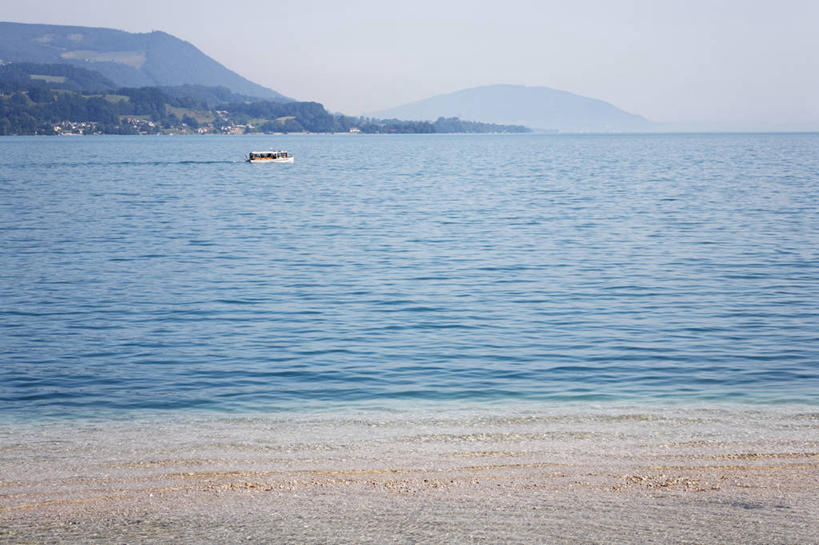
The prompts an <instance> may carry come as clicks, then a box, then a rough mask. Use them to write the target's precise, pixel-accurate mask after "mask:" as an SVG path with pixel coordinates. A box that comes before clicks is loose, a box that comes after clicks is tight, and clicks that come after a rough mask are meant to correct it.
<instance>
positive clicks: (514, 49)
mask: <svg viewBox="0 0 819 545" xmlns="http://www.w3.org/2000/svg"><path fill="white" fill-rule="evenodd" d="M0 20H5V21H15V22H26V23H48V24H67V25H81V26H101V27H110V28H117V29H121V30H127V31H130V32H150V31H152V30H163V31H165V32H168V33H170V34H173V35H175V36H177V37H179V38H181V39H183V40H186V41H189V42H191V43H193V44H194V45H195V46H197V47H198V48H199V49H201V50H202V51H203V52H205V53H206V54H208V55H210V56H211V57H213V58H214V59H216V60H217V61H219V62H220V63H222V64H224V65H225V66H227V67H228V68H230V69H231V70H234V71H236V72H238V73H239V74H241V75H242V76H244V77H246V78H248V79H250V80H252V81H255V82H257V83H260V84H262V85H265V86H267V87H270V88H272V89H275V90H276V91H279V92H281V93H283V94H285V95H287V96H290V97H293V98H296V99H299V100H315V101H318V102H321V103H322V104H324V105H325V106H326V107H327V109H328V110H330V111H334V112H343V113H345V114H348V115H358V114H362V113H367V112H372V111H376V110H380V109H385V108H389V107H393V106H398V105H401V104H405V103H407V102H412V101H415V100H420V99H423V98H427V97H430V96H433V95H437V94H442V93H449V92H453V91H457V90H460V89H465V88H469V87H476V86H479V85H492V84H498V83H506V84H520V85H530V86H545V87H552V88H555V89H562V90H565V91H570V92H573V93H576V94H580V95H584V96H588V97H593V98H598V99H601V100H605V101H608V102H611V103H612V104H614V105H616V106H618V107H620V108H622V109H624V110H626V111H629V112H632V113H636V114H640V115H643V116H645V117H647V118H649V119H651V120H652V121H658V122H668V123H680V124H689V125H692V126H703V127H708V126H713V127H714V128H736V129H762V130H766V129H771V130H780V129H785V130H787V129H797V130H819V31H817V27H819V23H817V22H818V21H819V1H817V0H778V1H777V0H764V1H763V0H744V1H740V0H710V1H704V0H684V1H683V0H679V1H678V0H654V1H650V0H609V1H605V0H571V1H570V0H560V1H552V0H540V1H536V0H504V1H501V2H486V1H483V0H476V1H463V0H452V1H448V0H437V1H432V0H414V1H412V2H407V1H400V2H394V1H389V0H381V1H376V0H339V1H326V0H299V1H295V0H278V1H275V2H271V1H263V0H246V1H242V0H236V1H234V2H225V1H224V0H219V1H213V0H161V1H160V0H140V1H134V0H130V1H127V2H126V1H119V0H103V1H100V0H28V1H27V2H19V1H18V0H0Z"/></svg>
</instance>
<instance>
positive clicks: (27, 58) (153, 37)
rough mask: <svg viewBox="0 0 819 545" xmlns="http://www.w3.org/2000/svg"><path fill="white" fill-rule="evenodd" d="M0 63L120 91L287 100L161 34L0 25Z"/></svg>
mask: <svg viewBox="0 0 819 545" xmlns="http://www.w3.org/2000/svg"><path fill="white" fill-rule="evenodd" d="M0 62H1V63H4V64H5V63H9V62H14V63H18V62H28V63H41V64H54V63H63V64H69V65H72V66H79V67H82V68H87V69H89V70H94V71H96V72H99V73H100V74H102V75H103V76H104V77H105V78H107V79H109V80H111V81H112V82H113V83H114V84H115V85H117V86H120V87H149V86H159V87H171V86H179V85H202V86H208V87H225V88H227V89H230V91H232V92H234V93H237V94H242V95H247V96H251V97H257V98H264V99H268V100H279V101H289V100H291V99H289V98H287V97H285V96H284V95H282V94H280V93H278V92H276V91H274V90H272V89H268V88H267V87H263V86H261V85H258V84H256V83H253V82H252V81H249V80H247V79H245V78H243V77H242V76H240V75H239V74H237V73H235V72H233V71H231V70H229V69H228V68H226V67H224V66H223V65H221V64H220V63H218V62H217V61H215V60H214V59H212V58H210V57H209V56H207V55H205V54H204V53H202V52H201V51H200V50H199V49H197V48H196V47H195V46H193V45H192V44H190V43H188V42H186V41H183V40H180V39H179V38H176V37H174V36H172V35H170V34H167V33H165V32H159V31H156V32H150V33H141V34H136V33H131V32H125V31H122V30H114V29H109V28H92V27H81V26H62V25H39V24H26V23H10V22H0Z"/></svg>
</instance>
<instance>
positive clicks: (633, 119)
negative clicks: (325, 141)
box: [370, 83, 652, 132]
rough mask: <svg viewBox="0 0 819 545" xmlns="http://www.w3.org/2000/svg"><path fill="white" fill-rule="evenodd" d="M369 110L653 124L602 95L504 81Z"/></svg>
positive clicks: (552, 123) (547, 125)
mask: <svg viewBox="0 0 819 545" xmlns="http://www.w3.org/2000/svg"><path fill="white" fill-rule="evenodd" d="M370 115H372V116H373V117H380V118H397V119H408V120H409V119H412V120H433V119H437V118H438V117H460V118H461V119H467V120H470V121H480V122H483V123H501V124H512V125H524V126H527V127H531V128H533V129H537V130H549V131H553V130H554V131H561V132H630V131H641V130H650V129H651V127H652V123H651V122H650V121H648V120H647V119H645V118H644V117H642V116H639V115H635V114H631V113H628V112H625V111H623V110H621V109H619V108H617V107H616V106H614V105H612V104H610V103H608V102H605V101H603V100H598V99H594V98H589V97H584V96H581V95H576V94H574V93H570V92H569V91H562V90H560V89H552V88H550V87H535V86H526V85H513V84H508V83H499V84H493V85H483V86H480V87H472V88H469V89H461V90H458V91H454V92H451V93H447V94H442V95H437V96H434V97H431V98H427V99H424V100H419V101H416V102H412V103H409V104H405V105H403V106H398V107H396V108H390V109H388V110H382V111H379V112H374V113H372V114H370Z"/></svg>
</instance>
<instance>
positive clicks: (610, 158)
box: [0, 134, 819, 418]
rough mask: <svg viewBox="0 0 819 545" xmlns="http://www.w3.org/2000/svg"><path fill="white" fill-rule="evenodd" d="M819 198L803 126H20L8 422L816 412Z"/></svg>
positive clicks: (0, 295) (13, 204)
mask: <svg viewBox="0 0 819 545" xmlns="http://www.w3.org/2000/svg"><path fill="white" fill-rule="evenodd" d="M268 147H275V148H282V149H287V150H289V151H291V152H294V154H295V156H296V162H295V164H293V165H248V164H244V163H242V162H241V158H242V156H243V154H244V153H246V152H248V151H251V150H253V149H264V148H268ZM817 203H819V135H815V134H806V135H785V134H779V135H634V136H625V135H611V136H593V135H588V136H547V135H514V136H511V135H498V136H490V135H486V136H484V135H481V136H445V135H426V136H421V135H412V136H389V137H386V136H374V137H367V136H317V135H310V136H275V137H261V136H254V137H224V138H223V137H83V138H13V137H7V138H5V137H4V138H2V139H0V260H1V261H2V269H0V361H1V362H2V365H0V416H21V415H25V416H32V417H36V418H39V417H46V416H62V415H88V414H103V415H114V414H122V413H123V412H124V413H125V414H132V413H134V412H140V411H142V412H144V411H157V410H160V411H162V410H189V409H197V410H205V411H211V410H216V411H277V410H282V409H295V408H298V409H304V408H310V407H314V408H318V409H321V408H322V407H330V406H334V405H339V406H351V405H356V406H378V407H389V406H392V405H395V404H401V405H410V406H412V405H417V404H425V405H426V404H433V405H434V404H451V403H452V402H455V403H466V402H468V403H477V404H487V403H499V404H507V403H519V402H525V401H535V402H544V401H548V402H562V401H572V402H578V401H579V402H601V401H611V402H640V403H643V402H648V403H657V404H669V403H678V402H685V403H692V402H725V401H733V402H743V403H748V402H750V403H776V404H791V403H807V404H816V403H817V401H819V371H817V362H819V298H817V296H816V294H817V293H819V244H818V243H819V207H817Z"/></svg>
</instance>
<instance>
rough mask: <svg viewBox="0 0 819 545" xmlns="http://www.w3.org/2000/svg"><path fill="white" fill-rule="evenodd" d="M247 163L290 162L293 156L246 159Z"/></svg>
mask: <svg viewBox="0 0 819 545" xmlns="http://www.w3.org/2000/svg"><path fill="white" fill-rule="evenodd" d="M247 162H248V163H253V164H256V163H292V162H293V157H280V158H278V159H248V160H247Z"/></svg>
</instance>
